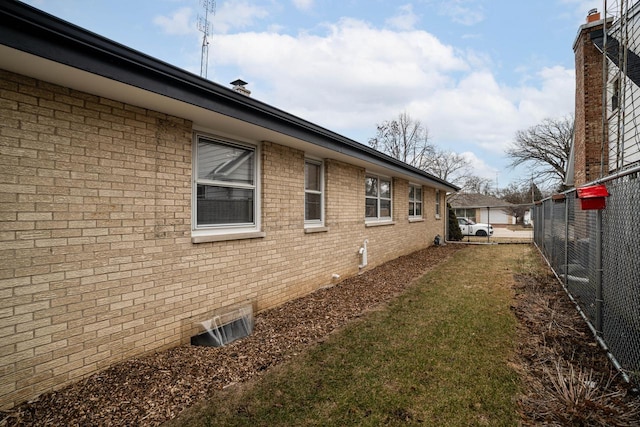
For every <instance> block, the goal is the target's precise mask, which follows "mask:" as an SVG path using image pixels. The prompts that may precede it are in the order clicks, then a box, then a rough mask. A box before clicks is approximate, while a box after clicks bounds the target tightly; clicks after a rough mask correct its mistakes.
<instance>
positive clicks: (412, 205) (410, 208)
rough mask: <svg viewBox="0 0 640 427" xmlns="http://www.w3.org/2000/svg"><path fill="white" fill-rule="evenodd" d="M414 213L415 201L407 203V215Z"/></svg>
mask: <svg viewBox="0 0 640 427" xmlns="http://www.w3.org/2000/svg"><path fill="white" fill-rule="evenodd" d="M414 215H415V203H409V216H414Z"/></svg>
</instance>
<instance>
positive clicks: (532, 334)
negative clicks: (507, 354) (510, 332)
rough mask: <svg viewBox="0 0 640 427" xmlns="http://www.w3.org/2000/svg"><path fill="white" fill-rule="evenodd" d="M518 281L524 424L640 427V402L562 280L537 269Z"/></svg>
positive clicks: (519, 277) (519, 359)
mask: <svg viewBox="0 0 640 427" xmlns="http://www.w3.org/2000/svg"><path fill="white" fill-rule="evenodd" d="M516 282H517V285H516V292H517V296H516V304H514V307H513V310H514V312H515V314H516V316H517V317H518V319H519V320H520V332H519V336H520V339H519V352H518V353H519V356H518V360H517V361H516V368H517V369H518V370H519V371H520V373H521V376H522V377H523V379H524V390H523V391H524V393H523V395H522V397H521V398H520V402H519V403H520V411H521V416H522V425H525V426H539V425H554V426H556V425H557V426H640V400H639V399H638V398H637V397H634V396H631V395H630V394H629V392H628V388H629V385H628V384H626V383H625V382H623V381H622V379H621V378H620V376H619V375H618V374H617V372H616V371H615V370H614V369H613V367H612V365H611V363H610V362H609V360H608V358H607V356H606V354H605V353H604V351H602V350H601V349H600V348H599V347H598V346H597V344H596V343H595V340H594V337H593V336H592V334H591V332H590V331H589V329H588V327H587V326H586V324H585V322H584V320H583V319H582V318H581V317H580V316H579V314H578V313H577V311H576V309H575V308H574V307H573V305H572V304H571V303H570V301H569V299H568V297H567V296H566V294H565V293H564V291H563V290H562V288H561V286H560V284H559V283H558V282H557V281H556V279H555V278H554V277H553V276H552V275H551V274H550V273H549V272H546V271H543V270H540V269H537V270H532V271H529V272H528V273H526V274H522V275H518V276H516Z"/></svg>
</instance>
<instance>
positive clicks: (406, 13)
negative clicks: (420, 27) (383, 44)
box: [386, 4, 419, 31]
mask: <svg viewBox="0 0 640 427" xmlns="http://www.w3.org/2000/svg"><path fill="white" fill-rule="evenodd" d="M418 20H419V17H418V15H416V14H415V13H413V6H412V5H411V4H405V5H404V6H400V7H399V8H398V13H396V15H394V16H392V17H391V18H389V19H387V21H386V24H387V26H389V27H390V28H395V29H396V30H400V31H410V30H413V29H414V28H415V25H416V23H417V22H418Z"/></svg>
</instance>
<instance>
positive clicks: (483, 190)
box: [460, 175, 493, 194]
mask: <svg viewBox="0 0 640 427" xmlns="http://www.w3.org/2000/svg"><path fill="white" fill-rule="evenodd" d="M460 187H462V191H463V192H465V193H478V194H491V193H493V181H492V180H491V179H489V178H483V177H481V176H476V175H468V176H466V177H464V179H463V180H462V182H461V183H460Z"/></svg>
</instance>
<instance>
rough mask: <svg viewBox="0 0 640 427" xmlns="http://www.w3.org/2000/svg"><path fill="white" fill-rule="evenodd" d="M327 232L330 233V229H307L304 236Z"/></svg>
mask: <svg viewBox="0 0 640 427" xmlns="http://www.w3.org/2000/svg"><path fill="white" fill-rule="evenodd" d="M327 231H329V227H307V228H305V229H304V234H313V233H326V232H327Z"/></svg>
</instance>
